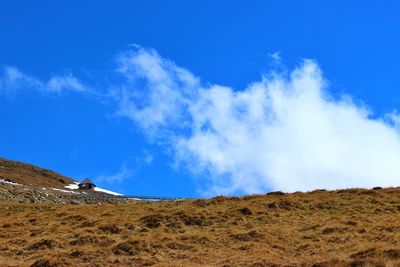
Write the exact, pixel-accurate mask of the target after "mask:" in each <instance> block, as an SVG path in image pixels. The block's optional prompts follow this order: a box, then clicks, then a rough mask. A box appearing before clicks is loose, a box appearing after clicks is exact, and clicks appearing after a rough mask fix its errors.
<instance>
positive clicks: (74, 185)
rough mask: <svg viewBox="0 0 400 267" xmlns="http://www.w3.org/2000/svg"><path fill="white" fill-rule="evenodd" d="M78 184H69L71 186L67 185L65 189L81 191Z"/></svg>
mask: <svg viewBox="0 0 400 267" xmlns="http://www.w3.org/2000/svg"><path fill="white" fill-rule="evenodd" d="M78 184H79V183H77V182H75V183H74V184H69V185H66V186H64V187H65V188H67V189H79V187H78Z"/></svg>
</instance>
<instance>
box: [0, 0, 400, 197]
mask: <svg viewBox="0 0 400 267" xmlns="http://www.w3.org/2000/svg"><path fill="white" fill-rule="evenodd" d="M399 8H400V6H399V4H398V3H397V2H396V1H385V3H384V4H382V3H378V2H377V1H253V2H249V1H201V2H198V1H197V2H196V1H140V2H139V1H118V3H116V2H111V1H57V2H54V1H3V2H1V3H0V68H1V69H0V81H2V82H0V156H1V157H6V158H9V159H14V160H19V161H25V162H30V163H33V164H37V165H40V166H43V167H45V168H49V169H52V170H55V171H58V172H60V173H63V174H65V175H67V176H71V177H73V178H75V179H77V180H79V179H81V178H83V177H91V178H93V179H94V180H95V181H97V183H98V185H99V186H102V187H106V188H108V189H112V190H115V191H118V192H121V193H125V194H140V195H165V196H182V197H195V196H203V195H206V196H209V195H216V194H243V193H256V192H265V191H268V190H272V189H283V190H288V191H295V190H296V189H298V190H308V189H312V188H316V187H326V188H338V187H348V186H366V187H368V186H372V185H375V184H376V185H380V184H383V185H387V186H388V185H398V184H399V180H396V179H397V178H393V177H398V176H396V175H397V174H398V173H400V170H398V169H397V167H396V166H395V165H396V164H395V163H396V161H397V159H398V157H399V156H398V154H397V153H398V152H397V146H398V145H399V144H398V143H399V142H398V140H399V135H398V131H397V124H396V122H397V117H396V116H397V113H396V109H397V108H398V106H399V101H400V91H399V90H398V88H400V80H399V79H398V77H399V76H398V74H399V71H400V67H399V64H398V62H399V61H400V53H398V47H399V45H400V40H399V38H400V17H399V16H398V11H399ZM132 44H135V45H137V46H133V45H132ZM273 55H275V56H273ZM305 59H310V60H311V61H305ZM124 60H125V61H124ZM149 62H150V63H149ZM124 64H125V65H124ZM124 66H125V67H126V68H127V69H128V70H127V71H126V70H125V71H121V68H122V67H124ZM146 66H150V67H152V68H153V69H154V68H157V67H160V68H161V69H162V70H163V71H165V73H167V74H166V75H167V78H166V79H170V80H168V81H169V82H166V81H165V79H164V80H162V81H160V80H159V79H161V78H160V77H157V78H156V79H154V77H153V76H151V75H150V73H149V70H148V69H146ZM180 68H184V70H185V71H187V72H188V73H189V76H190V77H191V78H193V79H195V80H198V84H197V83H196V84H192V83H190V82H188V80H187V79H186V78H187V76H185V78H182V77H181V76H179V71H180ZM153 69H152V70H153ZM7 70H8V72H7ZM271 71H275V72H276V73H279V75H280V77H279V78H276V77H275V78H271V80H269V83H268V82H267V83H266V84H263V85H262V86H263V88H264V89H262V90H261V89H260V90H261V91H263V90H264V91H263V92H264V93H265V92H266V95H267V96H268V97H269V98H270V99H272V100H274V101H275V100H276V101H278V98H275V97H276V96H275V95H271V90H270V89H268V88H270V87H271V84H272V83H273V81H275V82H277V81H281V82H282V83H284V84H285V85H283V87H284V88H286V89H282V90H283V91H285V90H289V91H290V90H292V89H293V88H294V89H293V90H294V91H296V90H297V89H296V88H297V87H299V88H301V89H298V90H302V92H303V91H304V92H306V91H307V90H308V88H313V87H314V86H316V87H318V86H319V85H318V84H319V83H321V84H323V85H321V87H323V88H324V89H323V90H325V89H326V92H327V93H326V94H327V96H326V95H325V93H323V94H324V96H323V97H322V98H321V99H322V100H321V99H320V98H317V97H316V96H315V97H316V98H313V97H314V96H311V94H312V93H310V94H309V95H307V94H306V93H304V95H303V93H299V94H298V95H296V94H295V93H293V94H292V95H291V96H290V97H289V96H287V95H286V96H283V97H282V99H283V100H282V101H283V103H285V104H284V105H289V104H290V105H294V106H296V105H297V103H298V105H299V110H300V111H299V112H297V113H296V114H300V113H301V114H303V111H304V109H300V106H301V107H303V106H304V105H306V106H308V107H309V106H310V105H311V106H312V107H315V111H317V113H318V112H319V113H322V111H325V110H331V109H332V113H333V114H342V113H343V117H341V116H340V115H338V118H339V119H340V118H341V121H340V122H336V120H334V119H333V118H332V116H331V115H330V114H326V117H322V115H321V118H320V117H316V118H314V117H312V116H308V115H307V114H308V113H307V112H308V111H307V112H306V111H304V114H305V115H304V116H303V117H301V118H297V117H290V116H289V115H287V116H288V117H279V116H280V115H279V114H281V113H280V111H281V110H280V109H279V110H276V109H273V112H272V113H271V114H273V117H274V118H276V117H278V118H281V119H278V123H275V124H274V125H277V124H279V125H280V126H281V127H279V128H271V127H270V126H271V125H272V124H268V123H269V122H266V121H265V120H264V119H265V118H264V119H263V120H262V121H261V122H260V121H258V117H257V120H256V119H255V117H254V116H253V117H251V116H250V115H249V117H246V120H244V121H243V120H241V119H240V115H241V113H240V112H241V111H240V110H241V109H240V108H236V109H235V108H233V111H235V112H236V111H238V110H239V111H240V112H239V113H238V114H239V115H232V114H233V113H234V114H236V113H237V112H236V113H235V112H233V113H232V112H231V111H230V112H229V115H226V116H225V117H223V116H222V115H221V116H222V117H223V119H224V121H223V122H221V120H222V119H221V120H219V118H215V117H212V113H213V112H214V111H216V112H217V113H218V112H221V109H220V106H221V105H223V103H224V101H225V100H226V99H231V100H232V101H231V102H230V104H232V103H233V104H232V105H233V106H235V107H236V105H239V104H237V103H238V102H240V101H242V100H241V99H243V98H246V97H247V96H249V97H248V98H249V99H250V98H251V99H253V98H252V97H256V95H255V94H256V93H254V91H257V90H253V91H252V90H251V89H250V88H249V86H248V85H249V84H253V83H257V82H260V81H261V80H262V75H265V77H271V75H270V74H271ZM296 71H297V72H296ZM308 71H310V72H311V74H310V73H309V72H308ZM11 72H12V73H13V74H15V75H17V76H18V78H17V79H16V80H17V82H15V80H13V82H10V75H11V74H10V73H11ZM7 73H8V74H7ZM177 73H178V74H177ZM299 73H301V74H299ZM158 74H159V73H157V75H158ZM7 75H8V76H7ZM268 75H270V76H268ZM296 75H297V76H296ZM164 76H165V75H164ZM192 76H193V77H192ZM164 78H165V77H164ZM7 79H8V80H7ZM274 79H275V80H274ZM6 80H7V81H8V82H5V81H6ZM297 81H298V83H296V82H297ZM171 84H172V85H171ZM182 84H183V85H182ZM297 84H300V85H297ZM216 85H218V86H225V87H226V88H228V89H226V88H225V89H218V88H216V87H215V86H216ZM163 86H167V87H168V86H171V88H167V89H168V90H169V91H168V92H167V93H168V94H167V95H168V96H170V95H171V94H172V95H176V96H177V98H174V99H172V100H171V99H168V101H167V98H168V97H164V98H163V99H156V100H154V97H153V98H152V97H151V96H152V95H154V96H156V95H159V94H160V90H163V88H164V87H163ZM260 86H261V85H260ZM214 87H215V88H214ZM303 87H306V89H303ZM318 88H319V87H318ZM203 89H204V90H203ZM157 90H158V91H157ZM185 90H188V91H190V93H187V92H186V91H185ZM319 90H320V89H318V91H319ZM321 90H322V89H321ZM182 91H185V94H184V95H182V94H183V93H181V92H182ZM135 92H141V93H142V94H143V95H142V96H139V97H138V96H137V94H136V93H135ZM235 92H243V93H248V95H245V94H242V95H240V94H239V95H235ZM296 92H297V91H296ZM260 94H261V93H260ZM123 95H124V96H126V95H128V99H129V101H127V102H125V103H124V104H122V102H123V100H124V97H123ZM139 95H140V93H139ZM293 95H296V97H297V96H298V98H296V97H295V96H293ZM303 96H304V97H303ZM260 97H261V98H262V96H260ZM268 97H267V98H268ZM318 97H319V96H318ZM350 97H351V98H352V99H353V100H351V101H350V100H345V99H349V98H350ZM176 99H178V100H176ZM182 99H183V100H182ZM279 99H280V98H279ZM299 99H306V100H305V101H306V102H299V101H300V100H299ZM163 100H165V101H164V102H163ZM181 100H182V101H181ZM297 100H298V101H297ZM180 101H181V102H180ZM188 101H189V102H190V104H187V102H188ZM254 101H256V100H254ZM346 101H348V102H346ZM204 102H206V103H211V104H210V106H209V107H208V108H204V107H203V106H201V105H202V103H204ZM177 103H178V104H177ZM240 103H241V104H243V103H242V102H240ZM268 103H269V102H268ZM241 104H240V105H241ZM160 105H161V106H163V107H166V108H165V109H164V110H161V113H160V114H162V113H163V112H167V113H168V114H175V115H176V114H182V116H181V117H179V118H176V117H175V115H174V116H164V115H163V116H164V117H162V121H160V120H157V119H156V118H155V117H152V118H149V117H147V116H149V115H148V114H153V115H154V114H156V113H155V112H159V111H160V110H156V109H157V108H158V107H160ZM172 105H173V106H172ZM244 105H245V106H246V107H245V109H246V110H247V109H250V107H254V106H257V104H254V103H253V102H244ZM260 105H261V106H263V107H265V106H267V107H269V106H268V105H269V104H265V103H264V104H260ZM145 108H147V109H145ZM319 108H321V109H319ZM194 109H196V110H197V111H200V114H204V117H201V118H200V117H199V116H196V113H195V112H193V110H194ZM267 109H268V108H267ZM365 109H368V111H365ZM284 110H285V112H284V114H289V113H290V111H286V109H284ZM145 111H146V112H145ZM150 111H151V112H150ZM247 111H248V110H247ZM247 111H246V112H247ZM278 111H279V112H278ZM345 111H346V112H347V111H348V112H347V113H346V112H345ZM149 112H150V113H149ZM169 112H170V113H169ZM190 112H193V113H190ZM231 113H232V114H231ZM365 113H368V114H367V115H366V114H365ZM138 114H139V115H140V114H144V115H143V116H145V118H143V116H142V117H140V116H139V115H138ZM157 114H158V113H157ZM187 114H189V115H187ZM206 114H210V115H208V117H207V116H206ZM213 114H215V113H213ZM221 114H222V113H221ZM246 114H247V113H246ZM249 114H250V113H249ZM268 114H269V113H268ZM290 114H291V113H290ZM312 114H314V113H312ZM324 114H325V113H324ZM232 116H233V117H232ZM234 116H237V117H234ZM285 116H286V115H285ZM293 116H294V115H293ZM389 117H390V119H389V120H388V119H387V118H389ZM353 118H354V121H353V120H352V119H353ZM252 119H254V124H250V123H249V122H250V121H252ZM293 120H295V121H296V122H302V124H301V126H300V127H299V128H300V129H308V128H307V127H311V128H310V129H309V131H306V132H304V133H303V132H302V131H299V132H297V130H294V131H295V132H296V134H294V135H292V134H291V133H292V132H293V130H292V128H291V127H292V126H291V125H292V124H290V123H289V122H292V121H293ZM303 120H304V123H303ZM312 120H314V121H315V124H313V125H312V126H309V125H308V124H309V123H310V121H311V122H312ZM330 120H332V121H333V122H332V124H329V123H325V122H327V121H330ZM205 121H207V122H205ZM319 121H321V124H318V122H319ZM345 122H346V123H345ZM199 123H200V124H202V125H201V128H199V129H196V127H197V126H195V125H197V124H199ZM213 123H216V124H213ZM264 124H265V125H264ZM311 124H312V123H311ZM182 125H185V127H183V126H182ZM209 125H211V126H209ZM216 125H217V126H216ZM227 125H228V126H227ZM257 125H264V126H265V129H266V131H267V132H269V133H270V132H275V131H276V132H278V133H277V136H282V138H283V137H285V139H283V141H282V142H283V144H282V145H280V146H277V147H278V148H276V147H275V145H271V144H279V142H281V139H274V138H275V137H271V136H270V135H268V137H265V136H259V135H258V134H256V135H255V137H254V133H252V134H251V136H252V137H254V138H251V139H250V140H260V143H254V144H253V143H252V144H249V142H245V141H246V140H248V139H246V138H249V137H248V135H247V134H248V131H247V130H249V129H253V128H254V127H256V126H257ZM303 126H304V127H303ZM229 127H232V128H229ZM257 127H258V126H257ZM293 127H294V126H293ZM314 127H315V128H314ZM357 127H358V129H363V130H364V131H361V130H360V132H358V131H357V132H356V129H355V128H357ZM369 127H370V128H369ZM220 128H226V129H230V130H231V131H233V132H235V131H238V132H240V130H241V129H242V130H243V131H246V135H240V137H237V136H234V137H232V136H231V135H230V133H227V132H226V131H221V130H219V129H220ZM299 128H293V129H299ZM265 129H264V128H260V129H258V128H257V129H256V131H257V133H260V132H261V131H264V130H265ZM321 129H323V131H322V130H321ZM326 129H335V130H332V132H329V131H331V130H326ZM336 129H341V130H340V131H339V132H340V133H338V134H337V133H336V132H337V130H336ZM321 131H322V132H321ZM206 132H207V133H210V132H211V133H213V134H215V135H213V136H212V138H211V137H210V135H207V138H208V139H207V138H206V137H205V135H204V133H206ZM333 132H334V133H335V134H333ZM289 133H290V134H289ZM310 133H311V134H310ZM369 133H376V134H375V135H373V136H372V134H369ZM313 134H315V136H314V137H312V138H311V137H310V136H311V135H313ZM303 135H304V136H307V137H304V136H303ZM353 135H354V136H361V138H360V139H361V140H365V142H364V143H362V142H360V144H359V145H358V141H356V140H357V138H350V137H351V136H353ZM244 136H246V137H244ZM321 136H322V137H323V138H322V137H321ZM320 137H321V138H320ZM363 137H365V138H363ZM231 138H233V139H231ZM239 138H242V139H240V140H239ZM276 138H277V137H276ZM304 138H305V139H306V141H305V142H304V143H305V144H307V146H306V147H304V148H303V147H298V144H299V143H302V141H299V140H304ZM308 138H309V139H308ZM215 140H216V141H215ZM221 140H222V141H221ZM223 140H228V141H229V142H225V141H223ZM232 140H234V141H232ZM238 140H239V141H238ZM294 140H296V142H294ZM315 140H320V143H315V142H316V141H315ZM214 141H215V142H216V143H215V146H211V145H210V146H207V144H213V143H212V142H214ZM291 142H293V143H295V145H288V144H291ZM371 142H372V143H374V144H377V147H373V146H371V145H370V144H371ZM243 143H246V144H248V145H246V146H244V145H243ZM336 143H338V144H340V145H332V144H336ZM356 143H357V145H356ZM343 144H350V145H348V146H345V145H343ZM331 145H332V147H333V148H331V147H330V146H331ZM342 145H343V148H342V149H341V150H340V151H341V152H340V153H339V152H338V153H339V154H337V156H332V159H330V158H329V157H328V156H327V159H326V160H325V161H322V162H321V161H318V160H316V159H315V158H320V157H319V156H318V157H317V156H316V155H320V154H322V155H336V154H335V153H336V151H337V150H338V149H337V148H338V147H342ZM251 146H253V147H254V149H250V148H249V147H251ZM257 147H258V148H260V147H262V149H261V150H257V149H256V148H257ZM310 147H311V148H313V147H316V150H315V151H314V150H311V151H313V153H314V154H313V155H314V156H312V157H310V159H309V160H308V161H305V162H302V163H298V161H297V160H295V159H293V161H287V160H286V159H287V158H288V157H287V156H285V155H290V156H292V155H297V156H298V157H300V158H307V157H308V155H309V154H308V153H307V150H308V148H310ZM321 147H324V148H325V149H324V150H323V151H319V150H318V149H319V148H321ZM386 147H388V148H391V149H393V151H389V152H385V151H387V150H385V151H381V152H379V153H376V151H377V150H379V148H386ZM354 150H357V151H362V152H363V153H362V155H358V154H354ZM210 151H213V153H212V154H211V152H210ZM214 152H215V153H214ZM227 155H230V157H232V161H230V160H231V159H230V158H229V156H227ZM241 155H242V156H241ZM245 155H266V156H265V158H264V156H257V158H254V159H252V160H251V161H249V162H247V161H246V160H245V159H244V158H241V157H247V158H249V157H250V156H245ZM279 155H282V157H285V160H284V161H277V160H276V158H279ZM363 155H367V156H365V157H364V156H363ZM271 158H273V160H271ZM347 158H361V159H360V161H359V162H358V161H357V162H354V163H353V164H352V166H350V167H349V166H348V165H346V164H344V163H343V161H344V159H347ZM379 158H383V159H384V160H385V162H386V163H381V162H379V163H376V162H377V159H379ZM228 161H229V162H228ZM230 162H233V163H235V165H234V166H233V165H231V164H230ZM255 162H256V163H255ZM294 162H296V164H298V165H299V166H297V165H296V166H294ZM391 162H393V164H390V163H391ZM367 163H370V164H372V165H376V168H377V169H376V170H375V169H373V170H369V173H374V174H375V173H376V175H375V176H374V177H375V178H374V177H368V178H366V180H364V178H363V175H365V176H368V174H365V173H362V172H361V173H360V172H357V171H356V170H354V168H355V167H357V166H364V165H365V164H367ZM253 164H254V166H253ZM385 164H386V165H385ZM249 166H250V167H249ZM315 166H318V167H315ZM267 169H268V170H267ZM287 169H293V170H294V171H292V172H287V171H286V170H287ZM383 169H384V170H385V171H383V174H382V175H383V178H381V177H378V176H379V175H378V170H383ZM336 170H340V171H336ZM386 170H388V171H386ZM317 175H320V176H321V179H325V178H322V177H327V178H326V179H327V182H326V183H325V182H319V181H317V180H318V179H316V178H315V177H316V176H317ZM339 176H341V177H343V178H339ZM281 177H289V178H287V180H285V179H286V178H281ZM298 177H308V178H307V179H306V180H307V181H305V180H301V179H300V180H299V178H298ZM341 179H343V180H341ZM346 180H351V181H353V182H352V183H347V182H346ZM287 184H291V185H293V187H290V186H287Z"/></svg>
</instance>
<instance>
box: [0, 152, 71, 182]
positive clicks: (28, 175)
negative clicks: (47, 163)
mask: <svg viewBox="0 0 400 267" xmlns="http://www.w3.org/2000/svg"><path fill="white" fill-rule="evenodd" d="M0 179H4V180H7V181H11V182H15V183H19V184H24V185H30V186H33V187H40V188H41V187H46V188H59V189H65V188H64V186H66V185H68V184H72V183H74V180H72V179H71V178H68V177H66V176H63V175H61V174H59V173H56V172H53V171H50V170H47V169H43V168H40V167H37V166H34V165H31V164H27V163H23V162H18V161H13V160H8V159H4V158H0Z"/></svg>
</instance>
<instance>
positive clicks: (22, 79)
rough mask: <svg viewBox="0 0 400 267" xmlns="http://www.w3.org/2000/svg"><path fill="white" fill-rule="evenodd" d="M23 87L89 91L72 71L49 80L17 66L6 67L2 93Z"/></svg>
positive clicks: (58, 90)
mask: <svg viewBox="0 0 400 267" xmlns="http://www.w3.org/2000/svg"><path fill="white" fill-rule="evenodd" d="M21 89H35V90H38V91H41V92H49V93H60V92H62V91H64V90H71V91H77V92H84V91H88V90H89V88H88V87H87V86H85V85H83V84H82V83H81V82H80V81H79V80H78V79H77V78H76V77H75V76H73V75H72V74H71V73H67V74H64V75H55V76H53V77H51V78H50V79H49V80H48V81H42V80H40V79H38V78H36V77H33V76H30V75H28V74H25V73H23V72H21V71H20V70H18V69H17V68H15V67H5V68H4V71H3V75H1V76H0V93H2V92H3V93H15V92H16V91H17V90H21Z"/></svg>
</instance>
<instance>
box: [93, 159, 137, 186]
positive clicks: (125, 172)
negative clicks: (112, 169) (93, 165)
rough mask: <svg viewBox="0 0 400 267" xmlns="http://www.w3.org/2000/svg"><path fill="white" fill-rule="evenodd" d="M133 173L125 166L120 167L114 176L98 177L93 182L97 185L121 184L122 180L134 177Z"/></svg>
mask: <svg viewBox="0 0 400 267" xmlns="http://www.w3.org/2000/svg"><path fill="white" fill-rule="evenodd" d="M134 173H135V172H134V171H133V170H131V169H129V168H127V167H126V165H125V164H124V165H122V167H121V169H120V170H119V171H118V172H117V173H114V174H110V175H100V176H98V177H96V178H95V179H94V180H95V181H96V182H98V183H101V182H106V183H110V184H111V183H121V182H122V181H123V180H125V179H128V178H131V177H132V176H133V175H134Z"/></svg>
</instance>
